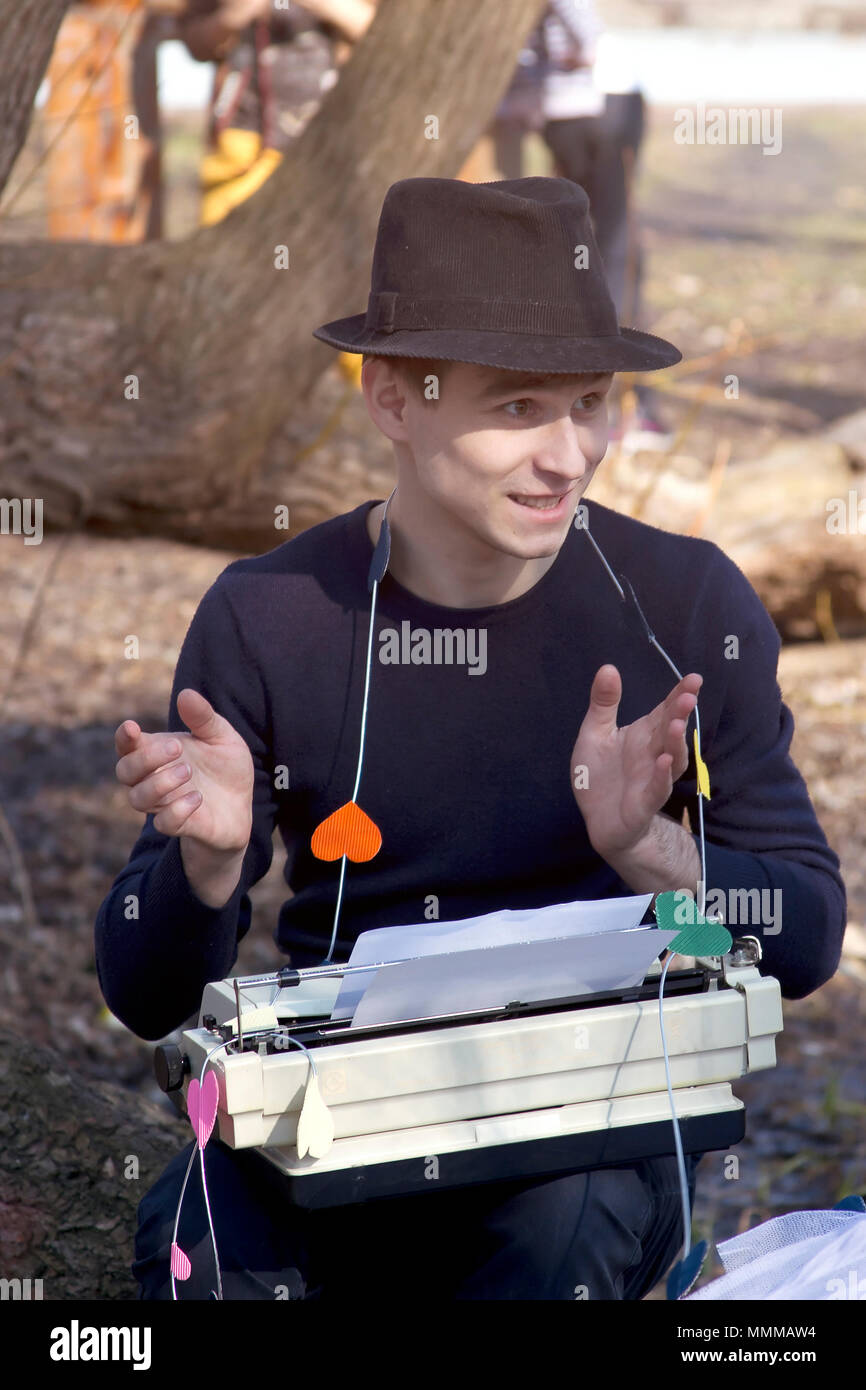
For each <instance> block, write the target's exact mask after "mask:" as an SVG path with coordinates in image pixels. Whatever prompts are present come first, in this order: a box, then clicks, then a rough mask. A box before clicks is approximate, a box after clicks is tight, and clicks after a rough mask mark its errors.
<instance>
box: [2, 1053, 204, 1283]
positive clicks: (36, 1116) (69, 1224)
mask: <svg viewBox="0 0 866 1390" xmlns="http://www.w3.org/2000/svg"><path fill="white" fill-rule="evenodd" d="M68 1042H69V1039H68V1038H67V1039H66V1043H67V1044H68ZM72 1050H73V1051H74V1048H73V1049H72ZM0 1094H2V1097H3V1104H2V1106H0V1269H2V1272H3V1278H4V1279H22V1280H24V1279H30V1280H33V1279H41V1280H42V1297H43V1298H44V1299H45V1300H51V1301H63V1302H71V1301H77V1300H79V1299H93V1298H96V1299H103V1300H109V1299H110V1300H112V1301H114V1300H118V1299H134V1298H136V1297H137V1296H138V1285H137V1284H136V1283H135V1280H134V1279H133V1277H132V1274H131V1273H130V1269H129V1266H130V1263H131V1261H132V1257H133V1248H132V1242H133V1237H134V1235H135V1228H136V1208H137V1206H138V1203H139V1202H140V1201H141V1199H142V1197H143V1196H144V1194H145V1192H147V1190H148V1188H149V1187H152V1185H153V1183H154V1182H155V1181H156V1179H157V1178H158V1177H159V1175H160V1173H161V1172H162V1170H163V1168H164V1167H165V1165H166V1164H167V1163H168V1162H169V1161H170V1160H171V1159H172V1158H173V1157H174V1155H175V1154H177V1153H179V1152H180V1150H181V1149H182V1148H183V1146H184V1145H185V1144H186V1143H188V1142H189V1139H190V1138H191V1137H192V1131H191V1130H190V1128H189V1125H188V1124H187V1123H186V1122H185V1121H182V1120H181V1119H180V1118H179V1117H175V1116H174V1115H173V1114H172V1113H171V1111H170V1110H168V1108H167V1107H161V1106H158V1105H154V1104H153V1102H152V1101H149V1100H146V1099H144V1098H143V1097H142V1096H140V1095H135V1094H130V1093H129V1092H128V1091H126V1090H124V1089H123V1087H121V1086H113V1085H109V1084H108V1083H106V1082H101V1081H93V1080H91V1078H90V1077H86V1076H82V1075H81V1074H80V1073H76V1072H74V1071H72V1070H70V1068H69V1066H68V1056H67V1054H66V1053H64V1054H63V1055H61V1054H60V1053H59V1052H54V1051H53V1050H52V1049H50V1048H46V1047H40V1046H37V1044H35V1043H32V1042H28V1041H27V1040H26V1039H24V1038H21V1037H19V1036H17V1035H16V1034H13V1033H7V1032H0ZM33 1296H34V1293H33V1285H32V1284H31V1297H33Z"/></svg>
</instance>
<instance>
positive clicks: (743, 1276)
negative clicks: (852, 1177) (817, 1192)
mask: <svg viewBox="0 0 866 1390" xmlns="http://www.w3.org/2000/svg"><path fill="white" fill-rule="evenodd" d="M718 1251H719V1257H720V1259H721V1261H722V1264H723V1265H724V1266H725V1273H724V1274H723V1275H722V1276H721V1278H719V1279H714V1280H713V1281H712V1283H710V1284H705V1285H704V1287H703V1288H701V1289H698V1290H697V1292H695V1293H692V1294H688V1295H687V1296H686V1298H684V1299H683V1300H682V1301H683V1302H684V1303H687V1302H690V1301H691V1300H692V1299H758V1300H766V1301H768V1302H772V1301H774V1300H782V1299H786V1300H787V1299H791V1300H794V1299H802V1300H813V1301H818V1300H821V1301H827V1300H837V1299H848V1300H858V1301H861V1302H862V1301H864V1300H866V1212H859V1211H794V1212H789V1213H788V1214H787V1215H786V1216H775V1217H773V1219H772V1220H771V1221H765V1222H764V1223H763V1224H762V1225H760V1226H755V1227H754V1228H753V1229H752V1230H751V1231H745V1232H744V1233H743V1234H742V1235H739V1236H733V1237H732V1239H731V1240H726V1241H723V1242H722V1244H721V1245H720V1246H719V1247H718Z"/></svg>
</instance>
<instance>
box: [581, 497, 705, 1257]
mask: <svg viewBox="0 0 866 1390" xmlns="http://www.w3.org/2000/svg"><path fill="white" fill-rule="evenodd" d="M577 530H579V531H584V532H585V534H586V535H587V536H588V537H589V539H590V541H591V542H592V545H593V548H594V549H595V552H596V554H597V555H598V556H599V559H600V560H601V561H602V563H603V565H604V567H605V569H606V570H607V572H608V575H609V576H610V578H611V579H612V580H613V583H614V584H615V585H616V588H617V590H618V591H619V595H620V598H623V599H624V598H625V593H624V592H623V589H622V586H621V585H620V583H619V581H618V580H617V578H616V576H615V575H614V572H613V570H612V569H611V567H610V565H609V564H608V563H607V560H606V559H605V557H604V555H603V553H602V551H601V549H600V547H599V545H598V543H597V542H596V540H595V538H594V536H593V535H592V534H591V532H590V530H589V527H588V526H587V525H586V524H584V525H582V526H579V527H577ZM626 583H627V584H628V587H629V590H630V592H631V596H632V599H633V600H634V605H635V607H636V609H637V611H638V613H639V614H640V619H641V622H642V623H643V625H644V628H645V630H646V634H647V639H648V640H649V641H650V642H651V643H652V645H653V646H654V647H655V648H656V651H658V652H659V653H660V655H661V656H662V657H663V658H664V660H665V661H666V662H667V664H668V666H669V667H670V669H671V670H672V671H673V673H674V675H675V676H676V678H677V680H682V679H683V677H682V673H681V672H680V671H679V670H678V669H677V667H676V666H675V665H674V663H673V661H672V660H671V658H670V657H669V656H668V654H667V652H666V651H665V649H664V647H663V646H662V644H661V643H660V642H659V640H658V638H657V637H656V635H655V633H654V632H653V631H652V629H651V627H650V626H649V623H648V622H647V620H646V618H645V617H644V615H643V610H642V609H641V606H640V604H639V603H638V601H637V595H636V594H635V591H634V589H633V588H632V586H631V584H630V583H629V581H628V579H626ZM694 715H695V729H696V732H697V737H698V749H700V746H701V717H700V715H699V713H698V702H697V699H696V700H695V708H694ZM686 728H688V720H687V721H686ZM696 790H697V794H698V832H699V840H700V853H701V882H700V885H699V886H700V908H699V911H700V914H701V916H702V917H703V915H704V909H705V906H706V891H707V850H706V840H705V837H704V794H703V792H702V791H701V784H700V778H699V777H698V778H697V785H696ZM672 960H673V956H672V955H669V956H668V958H667V960H666V961H665V963H664V967H663V969H662V973H661V979H660V982H659V1029H660V1031H661V1038H662V1054H663V1056H664V1063H665V1082H666V1085H667V1092H668V1100H669V1101H670V1107H671V1120H672V1123H673V1127H674V1148H675V1150H676V1156H677V1172H678V1175H679V1183H680V1200H681V1203H682V1212H683V1246H684V1248H683V1255H682V1259H683V1260H685V1259H686V1258H687V1256H688V1254H689V1251H690V1250H691V1213H690V1207H689V1190H688V1183H687V1181H686V1165H685V1159H684V1157H683V1142H682V1135H681V1133H680V1120H679V1116H678V1115H677V1110H676V1103H675V1101H674V1092H673V1086H672V1084H671V1072H670V1062H669V1058H668V1045H667V1038H666V1037H665V1025H664V1008H663V1000H664V988H665V976H666V975H667V970H668V966H669V965H670V963H671V961H672Z"/></svg>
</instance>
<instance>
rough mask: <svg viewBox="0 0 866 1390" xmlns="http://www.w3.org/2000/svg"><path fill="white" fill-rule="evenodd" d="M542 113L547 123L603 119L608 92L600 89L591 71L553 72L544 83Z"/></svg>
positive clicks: (586, 69)
mask: <svg viewBox="0 0 866 1390" xmlns="http://www.w3.org/2000/svg"><path fill="white" fill-rule="evenodd" d="M541 110H542V114H543V116H544V119H545V120H546V121H567V120H570V119H571V118H572V117H573V116H599V115H601V112H602V111H603V110H604V92H603V91H602V90H601V88H600V87H598V86H597V85H596V82H595V80H594V77H593V71H592V69H591V68H576V69H575V70H574V71H573V72H551V73H548V75H547V76H546V77H545V79H544V86H543V88H542V93H541Z"/></svg>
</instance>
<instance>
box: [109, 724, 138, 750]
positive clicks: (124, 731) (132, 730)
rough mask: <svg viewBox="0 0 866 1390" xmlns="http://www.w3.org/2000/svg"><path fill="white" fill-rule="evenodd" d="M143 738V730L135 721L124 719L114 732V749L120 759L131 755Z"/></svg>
mask: <svg viewBox="0 0 866 1390" xmlns="http://www.w3.org/2000/svg"><path fill="white" fill-rule="evenodd" d="M140 737H141V729H140V728H139V726H138V724H136V722H135V720H134V719H124V721H123V723H122V724H118V726H117V728H116V729H115V731H114V747H115V751H116V752H117V753H118V755H119V756H120V757H123V755H124V754H125V753H131V752H132V750H133V748H134V747H135V746H136V744H137V743H138V740H139V738H140Z"/></svg>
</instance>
